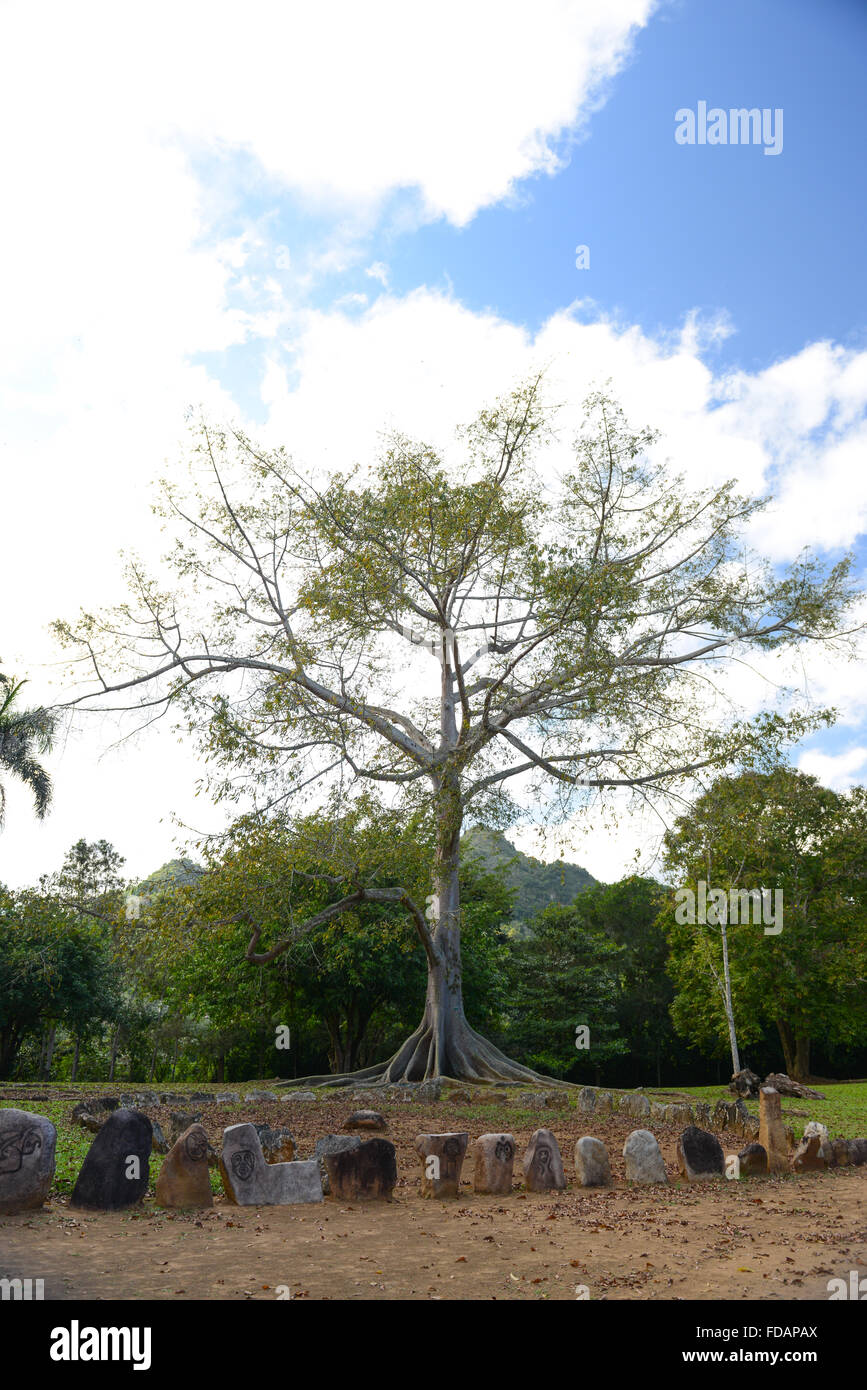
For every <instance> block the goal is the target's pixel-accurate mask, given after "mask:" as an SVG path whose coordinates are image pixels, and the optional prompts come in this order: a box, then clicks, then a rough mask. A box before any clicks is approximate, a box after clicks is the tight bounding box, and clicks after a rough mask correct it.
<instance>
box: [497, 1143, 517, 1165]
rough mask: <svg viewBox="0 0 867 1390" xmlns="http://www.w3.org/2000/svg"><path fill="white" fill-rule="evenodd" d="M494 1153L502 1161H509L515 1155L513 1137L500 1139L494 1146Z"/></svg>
mask: <svg viewBox="0 0 867 1390" xmlns="http://www.w3.org/2000/svg"><path fill="white" fill-rule="evenodd" d="M494 1155H495V1157H496V1158H497V1159H498V1161H499V1162H500V1163H508V1162H509V1161H510V1159H512V1158H514V1156H515V1146H514V1144H513V1143H512V1141H511V1139H498V1140H497V1142H496V1144H495V1146H494Z"/></svg>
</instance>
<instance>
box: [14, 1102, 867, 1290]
mask: <svg viewBox="0 0 867 1390" xmlns="http://www.w3.org/2000/svg"><path fill="white" fill-rule="evenodd" d="M353 1108H354V1106H353V1104H352V1103H351V1102H350V1101H349V1099H348V1098H344V1099H342V1100H341V1099H340V1098H337V1099H334V1100H330V1101H327V1102H320V1101H317V1102H316V1103H307V1104H305V1103H303V1102H294V1101H280V1102H277V1103H270V1104H268V1103H266V1104H258V1105H256V1106H252V1107H251V1106H249V1105H248V1106H241V1107H234V1108H233V1107H229V1106H216V1105H213V1106H206V1107H205V1108H204V1112H203V1123H204V1124H205V1125H206V1128H207V1129H208V1130H209V1132H210V1134H211V1138H212V1141H216V1143H217V1144H219V1141H220V1134H221V1130H222V1128H223V1126H224V1125H227V1124H234V1123H237V1122H238V1121H239V1120H241V1119H255V1120H257V1121H258V1120H267V1121H268V1122H269V1123H270V1124H272V1125H277V1124H285V1125H287V1126H288V1127H289V1128H290V1129H291V1130H292V1132H293V1134H294V1135H295V1138H296V1141H297V1153H298V1156H299V1157H307V1156H309V1155H310V1154H311V1153H312V1150H313V1144H314V1142H315V1140H316V1139H317V1138H318V1137H319V1136H320V1135H323V1134H327V1133H333V1132H338V1131H339V1130H340V1129H341V1127H342V1123H343V1121H344V1120H345V1118H346V1117H347V1115H348V1114H349V1113H350V1111H351V1110H352V1109H353ZM381 1108H382V1109H383V1113H385V1114H386V1115H387V1118H388V1121H389V1129H388V1132H387V1133H388V1137H389V1138H391V1139H392V1141H393V1142H394V1143H395V1145H396V1148H397V1154H398V1171H399V1182H398V1186H397V1188H396V1189H395V1194H394V1195H395V1200H394V1201H393V1202H391V1203H369V1204H361V1203H359V1204H355V1205H347V1204H346V1203H340V1202H337V1201H335V1200H334V1199H332V1198H326V1200H325V1202H324V1204H323V1205H321V1206H320V1205H316V1206H300V1207H262V1208H252V1207H247V1208H240V1207H235V1206H232V1205H230V1204H229V1203H227V1202H226V1201H225V1200H224V1199H223V1198H222V1197H219V1198H217V1199H216V1204H215V1206H214V1208H213V1210H212V1211H210V1212H193V1213H187V1212H185V1213H175V1212H168V1211H163V1210H161V1209H160V1208H157V1207H155V1206H154V1204H153V1202H152V1200H151V1199H146V1200H145V1201H144V1202H143V1203H142V1205H141V1206H140V1207H138V1208H136V1209H133V1210H131V1211H128V1212H115V1213H105V1214H93V1213H89V1212H87V1213H85V1212H81V1211H75V1210H74V1209H72V1208H71V1207H70V1206H69V1205H68V1202H67V1199H66V1198H64V1197H56V1198H54V1200H53V1201H52V1203H51V1205H50V1206H49V1207H46V1208H45V1209H44V1210H42V1211H41V1212H37V1213H33V1214H31V1215H29V1216H26V1215H22V1216H15V1217H4V1218H0V1274H2V1275H6V1276H7V1277H14V1276H20V1277H23V1278H33V1279H37V1278H42V1279H44V1281H45V1297H46V1298H47V1299H78V1298H81V1299H97V1300H98V1299H115V1298H121V1299H272V1300H273V1299H275V1298H278V1297H283V1298H286V1297H290V1296H291V1297H292V1298H305V1299H362V1300H366V1299H431V1298H433V1299H471V1300H472V1299H482V1300H489V1299H499V1300H502V1299H506V1300H516V1299H517V1300H527V1299H530V1300H533V1299H575V1298H576V1296H577V1294H576V1287H577V1286H582V1285H583V1286H586V1288H587V1289H588V1291H589V1296H590V1298H591V1299H659V1300H667V1299H708V1300H715V1299H723V1300H729V1299H730V1300H738V1299H743V1298H760V1299H768V1300H792V1299H823V1300H824V1299H827V1298H828V1287H827V1285H828V1280H829V1279H831V1278H844V1279H846V1280H847V1281H848V1277H849V1271H850V1270H857V1271H859V1273H860V1277H864V1276H865V1275H867V1202H865V1199H867V1168H864V1167H862V1168H858V1169H851V1168H850V1169H837V1170H830V1171H829V1172H828V1173H826V1174H804V1175H799V1176H797V1177H795V1176H792V1177H787V1178H782V1179H778V1178H774V1179H767V1178H766V1179H752V1180H747V1179H744V1180H742V1181H740V1182H727V1181H720V1182H719V1183H713V1184H701V1185H693V1186H689V1185H687V1184H685V1183H682V1182H681V1181H680V1180H679V1179H678V1177H677V1167H676V1163H675V1142H676V1139H677V1134H678V1129H677V1128H675V1127H674V1126H665V1125H662V1126H660V1125H654V1130H655V1132H656V1134H657V1137H658V1139H659V1141H660V1144H661V1146H662V1151H663V1155H664V1157H665V1160H666V1164H667V1168H668V1173H669V1178H670V1180H671V1185H670V1186H669V1187H668V1188H667V1189H666V1188H638V1189H630V1188H628V1187H627V1185H626V1182H625V1177H624V1169H623V1159H622V1157H621V1150H622V1147H623V1142H624V1139H625V1138H626V1135H627V1134H628V1133H629V1132H630V1130H631V1129H633V1128H635V1127H636V1123H635V1121H629V1120H626V1119H620V1118H614V1117H605V1118H594V1117H590V1116H585V1115H581V1114H579V1113H578V1112H576V1111H575V1110H574V1109H572V1108H567V1107H566V1106H564V1108H563V1109H562V1110H560V1111H553V1112H552V1111H543V1112H541V1113H539V1114H537V1115H534V1116H533V1117H532V1119H531V1120H528V1116H527V1112H526V1111H523V1110H518V1109H517V1108H512V1115H511V1120H510V1117H509V1110H510V1107H509V1106H507V1105H497V1106H496V1107H494V1106H485V1107H479V1106H473V1107H471V1108H466V1109H465V1110H463V1111H462V1109H461V1108H460V1107H456V1106H454V1105H453V1104H449V1105H448V1106H447V1107H444V1106H443V1105H442V1104H441V1105H432V1106H418V1105H415V1104H413V1105H403V1104H397V1103H395V1104H391V1105H389V1104H383V1106H382V1107H381ZM148 1113H149V1114H151V1115H152V1116H153V1117H154V1118H159V1119H160V1120H161V1122H162V1123H163V1126H164V1128H166V1129H167V1128H168V1110H165V1111H163V1110H162V1109H161V1110H155V1111H152V1112H148ZM480 1116H481V1118H480ZM519 1119H520V1123H519V1122H518V1121H519ZM540 1125H545V1126H548V1127H550V1128H551V1129H553V1131H554V1133H555V1134H556V1135H557V1138H558V1140H559V1143H560V1148H561V1151H562V1153H563V1159H564V1165H565V1167H566V1170H567V1176H568V1177H569V1186H568V1187H567V1190H566V1191H565V1192H561V1193H551V1194H549V1195H546V1194H538V1193H524V1192H522V1191H521V1181H520V1164H519V1162H518V1163H516V1170H517V1172H516V1179H515V1188H514V1190H513V1192H512V1195H511V1196H510V1197H508V1198H506V1197H487V1196H475V1195H474V1194H473V1191H472V1185H471V1181H470V1179H471V1176H472V1170H471V1164H470V1162H469V1160H468V1161H467V1163H466V1164H465V1167H464V1175H465V1179H466V1180H465V1181H464V1183H463V1185H462V1192H461V1196H460V1198H458V1199H457V1200H455V1201H451V1202H445V1201H431V1200H425V1199H423V1198H422V1197H421V1196H420V1195H419V1174H420V1164H419V1160H418V1158H417V1157H416V1155H415V1153H414V1150H413V1147H412V1141H413V1139H414V1137H415V1135H416V1134H419V1133H423V1132H442V1131H444V1130H455V1129H457V1130H460V1129H466V1130H467V1131H468V1132H469V1135H470V1141H471V1142H472V1139H473V1138H474V1137H476V1135H478V1134H480V1133H483V1132H485V1131H492V1130H499V1129H505V1130H508V1131H510V1132H511V1133H512V1134H514V1135H515V1138H516V1139H517V1141H518V1146H519V1154H520V1153H521V1152H522V1150H523V1147H524V1145H525V1144H526V1142H527V1141H528V1140H529V1138H530V1134H531V1132H532V1130H533V1129H535V1128H537V1127H538V1126H540ZM586 1133H592V1134H595V1135H596V1136H597V1137H598V1138H600V1139H602V1140H603V1141H604V1142H605V1143H606V1144H607V1146H608V1150H609V1153H610V1155H611V1160H612V1171H613V1174H614V1180H615V1186H614V1188H613V1189H611V1190H609V1191H600V1190H585V1189H581V1188H579V1187H576V1186H575V1183H574V1166H573V1162H572V1153H573V1147H574V1143H575V1140H576V1139H577V1138H579V1136H580V1135H582V1134H586ZM720 1137H721V1139H722V1142H723V1147H724V1148H725V1149H726V1151H727V1152H728V1151H729V1150H732V1151H735V1150H736V1148H738V1147H740V1144H741V1143H742V1142H743V1141H738V1140H735V1141H734V1142H733V1143H728V1144H727V1143H726V1139H725V1135H722V1136H720Z"/></svg>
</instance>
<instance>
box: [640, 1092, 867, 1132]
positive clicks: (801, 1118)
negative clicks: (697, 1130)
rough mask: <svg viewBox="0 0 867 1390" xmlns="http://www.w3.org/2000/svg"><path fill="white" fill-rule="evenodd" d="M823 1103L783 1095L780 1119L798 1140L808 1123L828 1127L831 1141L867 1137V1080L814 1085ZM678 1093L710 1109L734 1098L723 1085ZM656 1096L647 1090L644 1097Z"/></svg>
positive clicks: (751, 1104)
mask: <svg viewBox="0 0 867 1390" xmlns="http://www.w3.org/2000/svg"><path fill="white" fill-rule="evenodd" d="M813 1089H814V1090H817V1091H821V1093H822V1095H824V1096H826V1097H827V1099H826V1100H797V1099H795V1098H789V1097H788V1096H783V1119H784V1121H785V1123H786V1124H787V1125H791V1126H792V1128H793V1129H794V1131H795V1137H796V1138H797V1139H800V1137H801V1135H802V1134H803V1132H804V1127H805V1126H806V1125H807V1124H808V1123H809V1121H810V1120H820V1121H821V1123H822V1124H823V1125H827V1126H828V1133H829V1134H830V1136H831V1138H832V1139H837V1138H842V1139H856V1138H858V1137H860V1136H861V1135H865V1134H867V1081H838V1082H835V1083H834V1085H833V1086H815V1087H813ZM678 1090H679V1091H680V1092H681V1093H682V1094H683V1095H685V1096H692V1097H693V1099H695V1100H706V1101H709V1102H710V1106H711V1109H713V1107H714V1105H716V1102H717V1101H718V1100H727V1101H732V1100H734V1096H733V1095H732V1093H731V1091H729V1090H728V1089H727V1088H726V1087H724V1086H682V1087H679V1088H678ZM657 1094H660V1095H661V1093H659V1092H656V1091H652V1090H648V1092H647V1095H648V1096H654V1095H657ZM746 1104H747V1109H748V1110H749V1112H750V1114H751V1115H758V1113H759V1102H758V1101H757V1100H748V1101H747V1103H746Z"/></svg>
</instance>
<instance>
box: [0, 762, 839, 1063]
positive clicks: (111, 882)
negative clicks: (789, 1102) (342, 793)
mask: <svg viewBox="0 0 867 1390" xmlns="http://www.w3.org/2000/svg"><path fill="white" fill-rule="evenodd" d="M862 804H863V791H862V789H860V788H856V789H854V790H853V791H852V792H850V793H847V794H846V795H840V794H836V793H831V792H828V791H827V790H825V789H822V788H820V787H818V786H817V784H816V783H815V781H814V779H811V778H806V777H804V776H803V775H801V774H796V773H793V772H792V771H791V770H790V769H785V768H783V769H778V770H777V771H776V772H775V773H774V774H773V775H768V776H762V777H758V776H756V775H750V776H749V777H743V778H741V779H734V780H733V779H725V780H721V781H719V782H718V783H716V784H715V786H714V787H713V788H712V789H711V791H710V792H709V793H708V794H707V795H706V796H705V797H704V798H703V799H702V800H701V801H700V802H699V803H698V804H697V806H696V808H695V811H694V813H693V814H692V815H691V816H689V817H684V819H683V820H682V821H681V822H680V823H679V824H678V825H677V826H676V827H675V828H674V830H673V831H672V834H671V836H670V837H669V849H668V853H669V864H670V866H671V867H672V868H673V870H674V871H675V872H676V873H677V876H678V879H677V881H678V882H680V883H681V884H684V885H689V884H694V883H695V881H696V879H697V877H700V876H701V874H707V873H708V872H710V873H712V875H713V882H714V883H716V884H719V885H723V886H726V887H728V886H729V885H730V884H731V883H732V882H733V881H734V879H733V874H732V872H731V866H732V865H735V866H736V867H737V869H738V872H739V873H741V875H743V874H744V873H747V874H748V875H751V876H752V881H753V882H759V883H762V884H764V885H770V886H771V888H774V887H775V886H777V885H778V884H779V883H780V882H782V884H783V887H784V893H785V902H786V912H787V917H786V920H785V923H784V929H783V930H782V931H781V932H779V933H778V934H770V935H766V934H765V932H764V930H763V926H762V924H761V923H759V924H757V925H755V924H740V925H737V926H732V927H730V929H729V967H730V976H731V982H732V995H733V1003H734V1015H735V1021H736V1025H737V1031H738V1035H739V1039H740V1044H741V1050H742V1051H741V1056H742V1060H743V1062H744V1063H745V1064H748V1065H750V1066H752V1067H753V1068H754V1070H756V1071H758V1072H759V1073H760V1074H762V1075H764V1074H766V1073H767V1072H768V1071H771V1070H788V1071H789V1072H790V1074H793V1075H797V1074H799V1072H798V1069H797V1067H796V1065H795V1064H796V1063H797V1055H796V1051H791V1050H789V1049H787V1047H786V1039H787V1036H789V1034H788V1033H787V1030H790V1032H791V1036H792V1037H803V1035H804V1034H805V1033H806V1034H807V1035H808V1036H809V1040H810V1042H811V1045H812V1053H811V1061H812V1065H811V1069H812V1072H813V1073H814V1074H816V1075H819V1076H837V1077H845V1076H847V1075H848V1076H852V1075H855V1076H857V1075H859V1074H862V1075H863V1074H864V1073H865V1072H867V1049H865V1047H864V1042H863V1039H864V1037H865V1026H864V1025H865V1019H867V985H865V978H867V900H865V868H864V866H865V841H867V818H865V817H864V815H863V810H862ZM711 833H712V834H713V836H714V839H713V845H714V856H713V859H712V862H711V868H710V870H708V867H707V865H708V862H709V861H708V858H707V854H706V852H705V848H703V847H706V841H707V838H708V836H709V835H710V834H711ZM433 853H434V846H433V844H432V842H431V837H430V835H429V834H428V833H427V832H426V829H425V821H424V819H423V818H413V817H409V818H407V817H406V816H404V815H403V814H401V813H399V812H397V811H395V810H394V809H387V808H385V807H383V806H382V805H381V804H380V803H378V802H377V801H375V800H374V799H372V798H367V799H365V800H363V801H359V802H358V803H356V804H355V806H354V807H353V810H352V811H351V813H345V812H344V813H343V814H342V815H338V814H336V813H335V812H328V811H321V812H319V813H317V814H315V815H310V816H307V817H303V818H300V819H296V820H291V819H289V818H288V817H285V816H284V817H279V816H278V817H273V818H271V819H270V820H268V821H263V820H256V819H253V818H241V819H239V820H238V821H237V822H236V823H235V825H234V826H233V828H232V830H231V833H230V834H229V836H228V837H227V838H226V839H225V840H223V841H222V842H220V843H219V844H218V845H213V846H211V847H210V848H208V849H207V850H206V852H204V854H203V857H202V862H195V861H193V860H190V859H184V860H175V861H172V862H171V863H170V864H168V865H165V866H163V867H162V868H161V869H159V870H157V871H155V872H154V873H153V874H151V875H150V876H149V877H148V878H147V879H145V880H143V881H140V882H138V883H133V884H127V883H125V881H124V879H123V875H122V868H123V861H122V860H121V858H120V856H119V855H118V854H117V853H116V851H115V850H114V849H113V847H112V846H111V845H110V844H109V843H107V842H106V841H104V840H103V841H97V842H93V843H87V842H85V841H79V842H78V843H77V844H76V845H74V846H72V848H71V849H70V851H69V853H68V854H67V856H66V858H65V860H64V863H63V864H62V865H61V867H60V869H59V870H58V871H57V872H56V873H55V874H53V875H50V876H46V877H44V878H43V879H42V880H41V881H40V883H39V885H37V886H36V887H35V888H32V889H28V890H21V891H18V892H12V891H9V890H0V1076H3V1077H5V1078H13V1079H28V1078H33V1079H37V1078H38V1079H44V1080H48V1079H62V1078H68V1079H70V1080H78V1081H82V1080H94V1081H96V1080H113V1081H121V1080H122V1081H127V1080H130V1081H138V1082H148V1081H160V1082H166V1081H171V1082H180V1081H182V1080H183V1079H184V1078H186V1079H197V1080H199V1081H207V1080H212V1081H214V1082H228V1081H230V1080H243V1079H246V1078H250V1077H253V1076H283V1077H292V1076H303V1075H307V1074H311V1073H314V1074H315V1073H328V1072H338V1071H347V1070H352V1069H354V1068H357V1067H363V1066H365V1065H367V1064H369V1063H370V1062H374V1061H376V1060H377V1059H378V1058H380V1057H382V1056H383V1055H387V1053H388V1051H389V1049H390V1048H392V1047H394V1046H396V1045H397V1044H398V1042H399V1040H400V1039H401V1037H402V1036H403V1035H404V1034H405V1031H406V1028H407V1026H408V1025H409V1024H410V1023H411V1021H412V1019H413V1017H415V1016H416V1015H417V1013H418V1011H419V1009H420V1008H421V1006H422V1004H423V1001H424V995H425V988H426V969H425V960H424V952H423V950H422V946H421V943H420V940H419V937H418V934H417V932H416V930H415V929H414V925H413V921H412V916H411V913H409V912H408V911H407V910H406V907H405V904H404V903H403V902H402V901H400V900H398V899H396V898H395V897H394V896H393V895H392V896H390V895H389V894H388V893H386V894H384V895H382V896H381V898H379V899H377V898H376V897H372V898H371V897H370V896H369V895H368V896H363V897H360V896H359V895H356V896H355V897H351V898H350V899H347V898H346V896H345V894H346V883H347V878H348V879H349V880H352V878H353V876H354V877H355V878H356V879H357V880H360V879H363V880H364V882H366V883H367V884H371V883H375V882H376V881H377V879H378V877H379V878H380V879H381V880H382V881H384V882H390V881H393V879H394V878H396V877H400V879H401V880H402V881H403V882H405V883H406V884H407V885H409V888H410V889H411V891H412V893H413V894H414V895H415V897H416V898H417V899H418V900H419V901H424V895H425V889H426V886H427V885H428V884H429V883H430V876H431V863H432V857H433ZM745 864H746V866H747V867H746V869H745V868H744V865H745ZM336 869H339V873H335V870H336ZM460 875H461V898H462V951H463V957H464V993H465V997H466V999H467V1001H468V1007H469V1008H471V1010H472V1013H473V1017H474V1018H476V1019H478V1020H480V1021H481V1023H482V1024H483V1026H484V1027H485V1029H486V1031H487V1032H488V1033H489V1035H490V1036H492V1037H493V1038H495V1039H496V1042H497V1044H498V1045H499V1046H501V1047H503V1048H504V1049H508V1051H509V1053H510V1054H511V1055H513V1056H515V1057H517V1058H519V1059H520V1060H522V1061H523V1062H525V1063H526V1064H527V1065H530V1066H532V1067H533V1068H534V1069H535V1070H538V1071H540V1072H543V1073H545V1074H547V1075H551V1076H556V1077H561V1078H564V1079H567V1080H571V1081H580V1082H590V1083H591V1084H603V1083H605V1084H608V1085H613V1086H635V1085H645V1086H646V1085H656V1086H663V1085H683V1084H689V1083H690V1082H698V1081H707V1078H708V1072H709V1071H710V1073H711V1076H713V1075H714V1073H715V1079H716V1081H717V1082H718V1083H724V1082H726V1081H727V1080H728V1077H729V1075H730V1072H731V1062H730V1060H729V1058H728V1035H727V1027H726V1019H725V1014H724V1010H723V1008H722V1003H721V993H720V971H721V965H720V940H719V932H718V931H717V930H715V929H714V927H713V926H712V925H710V926H707V925H702V924H690V923H685V922H683V921H681V920H678V917H679V916H682V914H679V913H678V910H677V906H676V903H677V896H676V894H675V890H674V889H673V888H672V887H667V886H665V885H664V884H662V883H660V882H657V881H656V880H654V879H652V878H648V877H640V876H634V875H633V876H630V877H627V878H625V879H623V880H621V881H620V882H618V883H614V884H602V883H598V882H596V881H595V880H593V879H592V878H591V876H590V875H589V874H588V873H587V872H586V871H585V870H583V869H580V868H578V866H576V865H570V864H555V865H542V864H539V863H538V862H537V861H535V860H532V859H530V858H528V857H527V856H523V855H520V854H517V853H516V852H514V851H513V848H512V846H511V845H510V844H509V842H508V840H506V839H505V837H504V836H503V835H502V834H493V833H490V832H482V831H479V830H475V831H473V832H471V833H470V834H468V835H466V836H465V837H464V839H463V843H462V854H461V870H460ZM743 881H744V880H743V877H742V878H741V879H739V880H737V882H741V883H742V882H743ZM748 881H749V880H748ZM576 884H577V885H578V888H577V891H576V892H574V893H573V894H572V896H571V898H569V897H567V896H566V895H567V893H568V892H569V890H570V889H573V888H575V886H576ZM558 893H559V894H560V896H559V897H558V896H557V895H558ZM543 898H544V901H543V902H542V906H541V907H537V910H535V911H532V910H531V909H532V907H533V906H534V904H538V903H539V902H540V901H542V899H543ZM335 904H336V905H337V906H338V907H339V906H340V904H343V906H342V908H341V910H339V911H335V910H334V909H335ZM522 914H527V915H526V916H525V915H522ZM518 922H520V923H521V924H522V930H521V931H516V930H515V925H516V923H518ZM254 944H255V948H256V949H255V951H252V947H253V945H254ZM251 954H253V955H254V956H256V957H257V959H256V960H255V961H251V960H250V958H249V957H250V955H251ZM272 957H273V958H272ZM582 1025H583V1026H585V1027H586V1028H587V1030H588V1032H589V1046H586V1047H584V1046H580V1045H576V1043H578V1041H579V1035H578V1034H577V1033H576V1030H578V1029H579V1027H580V1026H582ZM803 1048H804V1044H803V1042H802V1044H801V1053H802V1056H803ZM800 1074H801V1075H802V1077H803V1076H804V1075H805V1074H806V1073H805V1072H804V1071H803V1070H802V1071H801V1073H800Z"/></svg>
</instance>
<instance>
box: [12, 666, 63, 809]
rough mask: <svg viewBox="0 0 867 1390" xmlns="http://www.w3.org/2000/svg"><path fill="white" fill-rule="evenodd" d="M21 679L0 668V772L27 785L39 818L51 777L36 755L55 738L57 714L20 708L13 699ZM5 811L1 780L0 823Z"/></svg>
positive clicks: (48, 799) (46, 803) (47, 801)
mask: <svg viewBox="0 0 867 1390" xmlns="http://www.w3.org/2000/svg"><path fill="white" fill-rule="evenodd" d="M25 683H26V682H24V681H15V680H14V679H13V678H12V677H11V676H4V674H3V672H2V671H0V774H2V773H4V772H11V773H12V774H13V776H15V777H17V778H18V779H19V781H21V782H23V783H24V785H25V786H26V787H29V788H30V790H31V791H32V793H33V800H34V802H35V803H36V814H37V816H38V817H39V819H40V820H41V819H42V818H43V816H44V815H45V813H46V811H47V810H48V807H49V805H50V803H51V793H52V785H51V777H50V776H49V774H48V773H47V772H46V770H45V768H44V767H43V766H42V764H41V763H39V762H38V761H37V757H36V755H37V754H39V755H42V754H43V753H47V752H48V751H49V749H50V748H51V744H52V742H53V739H54V731H55V728H56V726H57V715H56V714H55V713H54V712H53V711H52V710H48V709H20V708H17V707H16V700H17V697H18V694H19V692H20V690H21V687H22V686H23V685H24V684H25ZM5 811H6V793H5V791H4V788H3V783H2V781H0V826H2V824H3V820H4V817H5Z"/></svg>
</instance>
